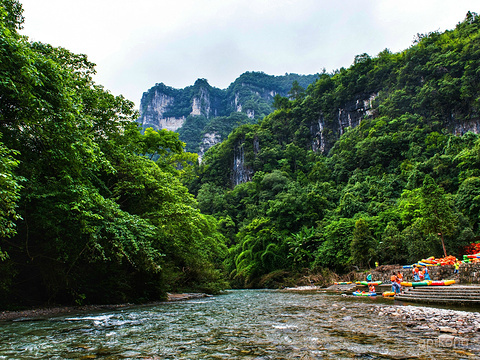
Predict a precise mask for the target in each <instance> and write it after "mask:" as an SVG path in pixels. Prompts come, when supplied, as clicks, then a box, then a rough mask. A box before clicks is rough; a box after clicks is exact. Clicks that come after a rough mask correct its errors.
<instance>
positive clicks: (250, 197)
mask: <svg viewBox="0 0 480 360" xmlns="http://www.w3.org/2000/svg"><path fill="white" fill-rule="evenodd" d="M274 105H275V106H276V111H274V112H273V113H272V114H270V115H268V116H266V117H265V118H264V119H263V120H262V121H261V122H260V123H259V124H252V125H243V126H241V127H239V128H237V129H235V130H234V131H233V132H232V133H231V134H230V135H229V137H228V139H227V140H226V141H224V142H222V143H221V144H218V145H216V146H214V147H212V148H211V149H210V150H208V151H207V153H206V154H205V156H204V158H203V161H202V164H201V165H200V167H199V168H198V178H197V179H196V180H195V181H192V182H191V183H190V189H191V191H192V192H194V193H195V194H197V199H198V201H199V205H200V209H201V211H202V212H204V213H208V214H212V215H214V216H215V217H216V218H217V219H219V220H220V224H221V231H222V233H223V234H224V235H225V236H226V237H227V238H228V244H229V247H230V250H229V255H228V258H227V267H228V271H229V272H230V275H231V277H232V279H234V280H235V281H237V284H238V286H264V285H265V284H267V283H266V280H265V279H272V278H274V274H275V272H278V274H281V273H282V271H283V270H288V271H298V270H300V269H303V268H309V269H322V268H329V269H334V270H336V271H348V270H349V269H351V268H352V267H353V266H356V267H359V268H362V267H366V266H369V265H372V264H373V262H374V261H379V262H380V263H382V264H384V263H409V262H410V263H411V262H414V261H417V260H419V259H421V258H423V257H428V256H439V255H443V250H442V242H444V243H445V246H446V250H447V252H448V253H449V254H454V255H458V254H459V253H460V252H461V249H462V247H463V246H464V245H466V244H468V243H471V242H473V241H478V240H479V235H480V229H479V226H480V217H479V216H480V136H479V135H478V133H479V131H480V113H479V111H480V18H479V16H478V15H477V14H475V13H468V14H467V16H466V19H465V20H464V21H463V22H461V23H459V24H458V25H457V26H456V27H455V29H453V30H450V31H446V32H444V33H439V32H432V33H429V34H425V35H418V36H417V38H416V40H415V42H414V44H413V45H412V46H411V47H410V48H408V49H406V50H404V51H402V52H399V53H391V52H390V51H388V50H384V51H382V52H381V53H380V54H378V55H377V56H375V57H371V56H369V55H367V54H362V55H359V56H356V57H355V61H354V64H353V65H352V66H351V67H350V68H349V69H344V68H342V69H340V70H338V71H336V72H335V73H333V74H322V75H321V77H320V78H319V79H318V81H316V82H315V83H314V84H312V85H310V86H309V87H308V88H307V89H306V91H300V92H297V93H296V94H295V96H294V97H290V98H282V97H279V96H277V97H276V99H275V101H274ZM226 169H228V171H226ZM267 274H270V275H268V276H267V277H266V275H267Z"/></svg>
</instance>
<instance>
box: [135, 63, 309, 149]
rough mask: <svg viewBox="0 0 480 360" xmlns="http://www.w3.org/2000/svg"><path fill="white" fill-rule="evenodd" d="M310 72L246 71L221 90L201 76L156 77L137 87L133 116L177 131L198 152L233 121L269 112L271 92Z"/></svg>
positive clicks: (251, 120) (220, 137) (231, 126)
mask: <svg viewBox="0 0 480 360" xmlns="http://www.w3.org/2000/svg"><path fill="white" fill-rule="evenodd" d="M316 78H317V75H297V74H285V75H284V76H273V75H267V74H265V73H261V72H246V73H244V74H242V75H240V77H238V78H237V79H236V80H235V81H234V82H232V83H231V84H230V86H229V87H228V88H227V89H223V90H222V89H218V88H215V87H212V86H210V85H209V84H208V82H207V80H205V79H198V80H197V81H196V82H195V84H194V85H192V86H188V87H186V88H184V89H175V88H172V87H169V86H167V85H165V84H163V83H159V84H155V86H153V87H152V88H151V89H149V90H148V91H146V92H145V93H143V96H142V99H141V102H140V117H139V119H138V120H137V121H138V122H139V123H140V124H141V126H142V127H143V128H144V129H145V128H147V127H152V128H154V129H168V130H172V131H177V132H179V134H180V139H181V140H182V141H184V142H185V143H186V144H187V150H188V151H194V152H198V153H199V154H200V155H201V156H202V155H203V153H204V152H205V151H206V150H207V149H208V148H210V147H211V146H213V145H215V144H216V143H218V142H220V141H222V140H224V139H225V138H226V137H227V136H228V134H229V133H230V131H232V130H233V129H234V128H235V127H236V126H238V125H241V124H244V123H255V122H256V121H258V120H259V119H261V118H263V117H264V116H266V115H268V114H269V113H271V112H272V111H273V107H272V103H273V99H274V97H275V95H276V94H280V95H281V96H287V94H288V92H289V91H290V89H291V87H292V83H293V82H294V81H297V82H298V83H299V85H300V86H302V87H304V88H306V87H307V86H308V85H309V84H311V83H312V82H314V81H315V79H316ZM232 114H238V115H241V116H243V117H244V118H245V119H246V120H244V119H242V120H241V121H238V118H236V121H232V120H231V117H232ZM214 119H220V120H221V121H223V123H224V124H223V126H219V125H218V124H216V128H219V127H221V128H222V129H221V130H215V131H212V130H211V129H207V128H206V127H208V125H209V124H210V122H211V121H213V120H214ZM217 123H218V121H217Z"/></svg>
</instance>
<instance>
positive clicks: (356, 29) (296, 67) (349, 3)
mask: <svg viewBox="0 0 480 360" xmlns="http://www.w3.org/2000/svg"><path fill="white" fill-rule="evenodd" d="M20 2H21V3H22V4H23V8H24V16H25V24H24V30H23V31H22V33H23V34H25V35H27V36H28V37H29V38H30V40H32V41H41V42H45V43H49V44H52V45H54V46H62V47H65V48H67V49H69V50H71V51H73V52H75V53H83V54H87V55H88V58H89V60H90V61H92V62H94V63H95V64H97V67H96V69H97V75H96V78H95V80H96V82H97V83H99V84H102V85H104V87H105V88H106V89H108V90H110V91H111V92H112V93H113V94H114V95H120V94H122V95H124V96H125V97H126V98H128V99H130V100H132V101H134V102H135V103H136V105H137V107H138V105H139V103H140V99H141V97H142V94H143V92H144V91H147V90H148V89H149V88H151V87H152V86H154V85H155V83H160V82H163V83H165V84H166V85H169V86H173V87H175V88H183V87H186V86H189V85H192V84H193V83H194V82H195V80H196V79H198V78H205V79H207V80H208V82H209V84H210V85H212V86H215V87H218V88H221V89H224V88H227V87H228V85H229V84H230V83H231V82H233V81H234V80H235V79H236V78H237V77H238V76H239V75H240V74H242V73H244V72H245V71H263V72H265V73H267V74H271V75H283V74H285V73H298V74H315V73H318V72H321V71H322V69H323V68H325V69H326V70H327V72H331V71H333V70H335V69H339V68H341V67H342V66H343V67H349V66H350V65H351V64H352V63H353V59H354V57H355V55H358V54H362V53H365V52H366V53H368V54H369V55H371V56H376V55H377V54H378V53H379V52H380V51H382V50H383V49H385V48H388V49H390V50H391V51H392V52H397V51H401V50H404V49H406V48H408V47H409V46H411V45H412V41H413V39H414V36H415V35H416V34H417V33H427V32H430V31H435V30H440V31H444V30H447V29H453V28H454V27H455V25H456V24H457V23H458V22H460V21H462V20H463V19H464V18H465V15H466V13H467V11H469V10H470V11H473V12H477V13H480V1H478V0H465V1H462V0H456V1H452V0H439V1H433V0H415V1H412V0H402V1H392V0H363V1H360V0H358V1H357V0H355V1H354V0H337V1H326V0H168V1H167V0H81V1H79V0H20Z"/></svg>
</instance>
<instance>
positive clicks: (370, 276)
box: [367, 273, 372, 283]
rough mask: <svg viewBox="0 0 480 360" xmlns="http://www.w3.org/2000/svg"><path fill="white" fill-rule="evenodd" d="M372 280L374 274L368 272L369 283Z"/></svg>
mask: <svg viewBox="0 0 480 360" xmlns="http://www.w3.org/2000/svg"><path fill="white" fill-rule="evenodd" d="M369 282H372V274H371V273H368V275H367V283H369Z"/></svg>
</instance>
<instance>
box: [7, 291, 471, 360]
mask: <svg viewBox="0 0 480 360" xmlns="http://www.w3.org/2000/svg"><path fill="white" fill-rule="evenodd" d="M390 306H391V303H390V305H389V304H388V303H386V302H385V301H383V300H382V299H376V300H375V299H370V298H361V299H358V298H346V297H342V296H340V295H328V294H323V293H311V294H307V293H288V292H279V291H269V290H259V291H256V290H255V291H254V290H238V291H237V290H235V291H228V292H227V293H226V294H225V295H220V296H215V297H211V298H203V299H196V300H190V301H183V302H174V303H162V304H158V305H155V306H134V307H130V308H122V309H118V310H115V311H104V312H98V313H90V314H88V315H87V314H78V315H71V314H69V315H66V316H58V317H51V318H47V319H35V320H29V319H19V320H17V321H5V322H1V323H0V359H352V358H359V359H474V358H479V357H480V342H479V340H480V334H479V333H478V332H472V333H465V334H461V333H460V334H456V335H455V336H452V337H450V341H446V340H445V338H442V337H441V336H440V337H439V333H437V332H435V331H431V330H429V329H428V326H425V325H426V324H425V321H428V319H426V320H425V321H424V322H423V323H422V324H419V326H412V324H411V323H410V324H407V323H406V322H405V321H403V320H402V319H399V318H396V317H394V316H388V315H382V314H384V313H386V312H385V311H382V309H384V308H386V307H390ZM477 334H478V335H477ZM447 340H448V338H447Z"/></svg>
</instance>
